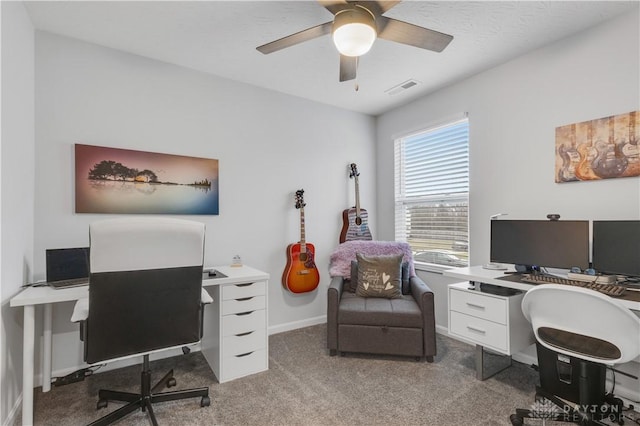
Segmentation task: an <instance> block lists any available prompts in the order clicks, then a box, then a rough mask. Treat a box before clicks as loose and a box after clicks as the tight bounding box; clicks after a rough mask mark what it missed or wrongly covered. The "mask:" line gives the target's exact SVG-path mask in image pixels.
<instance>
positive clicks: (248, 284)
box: [235, 283, 253, 287]
mask: <svg viewBox="0 0 640 426" xmlns="http://www.w3.org/2000/svg"><path fill="white" fill-rule="evenodd" d="M252 284H253V283H246V284H235V286H236V287H248V286H250V285H252Z"/></svg>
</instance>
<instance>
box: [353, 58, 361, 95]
mask: <svg viewBox="0 0 640 426" xmlns="http://www.w3.org/2000/svg"><path fill="white" fill-rule="evenodd" d="M359 63H360V56H356V75H358V74H357V71H358V64H359ZM353 88H354V89H355V91H356V92H357V91H358V90H359V89H360V86H359V85H358V80H357V79H353Z"/></svg>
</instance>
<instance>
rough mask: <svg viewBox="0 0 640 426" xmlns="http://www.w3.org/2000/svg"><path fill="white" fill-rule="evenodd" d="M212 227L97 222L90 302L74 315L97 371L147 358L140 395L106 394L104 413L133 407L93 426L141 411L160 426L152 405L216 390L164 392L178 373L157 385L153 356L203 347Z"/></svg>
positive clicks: (205, 401) (204, 397)
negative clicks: (115, 404) (111, 404)
mask: <svg viewBox="0 0 640 426" xmlns="http://www.w3.org/2000/svg"><path fill="white" fill-rule="evenodd" d="M204 235H205V230H204V225H203V224H202V223H199V222H194V221H186V220H179V219H169V218H160V217H153V218H150V217H137V218H124V219H112V220H104V221H100V222H95V223H92V224H91V225H90V227H89V237H90V276H89V298H88V300H80V301H78V303H77V304H76V307H75V308H74V313H73V317H72V321H78V322H80V324H81V327H80V331H81V337H82V340H83V341H84V358H85V361H86V362H87V363H89V364H95V363H102V362H108V361H111V360H114V359H120V358H124V357H130V356H133V355H137V356H142V357H143V371H142V373H141V379H140V382H141V383H140V387H141V389H140V393H130V392H119V391H111V390H105V389H100V391H99V393H98V398H99V400H98V408H103V407H106V406H107V403H108V401H123V402H126V403H127V404H126V405H124V406H123V407H121V408H119V409H117V410H116V411H113V412H111V413H109V414H107V415H106V416H104V417H102V418H101V419H99V420H97V421H95V422H94V423H92V425H107V424H111V423H113V422H115V421H117V420H119V419H120V418H122V417H124V416H126V415H127V414H129V413H131V412H133V411H136V410H138V409H141V410H142V411H145V412H146V413H147V414H148V416H149V418H150V420H151V422H152V424H153V425H157V421H156V418H155V415H154V413H153V408H152V404H153V403H156V402H163V401H170V400H176V399H183V398H193V397H200V398H201V401H200V405H201V406H203V407H204V406H208V405H209V404H210V399H209V388H208V387H202V388H197V389H188V390H179V391H173V392H156V391H158V390H160V389H162V388H164V387H171V386H174V385H175V384H176V381H175V379H174V378H173V370H171V371H170V372H169V373H168V374H166V375H165V376H164V377H163V378H162V379H161V380H160V381H159V382H158V383H157V384H156V385H155V386H153V387H152V385H151V372H150V369H149V354H150V353H153V352H157V351H160V350H166V349H171V348H180V347H185V346H188V345H190V344H194V343H197V342H198V341H199V340H200V338H201V336H202V318H203V304H204V303H207V302H210V301H211V298H210V297H209V295H208V293H206V291H203V289H202V268H203V261H204Z"/></svg>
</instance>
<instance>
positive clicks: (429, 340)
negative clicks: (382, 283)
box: [409, 275, 436, 359]
mask: <svg viewBox="0 0 640 426" xmlns="http://www.w3.org/2000/svg"><path fill="white" fill-rule="evenodd" d="M409 283H410V285H411V295H412V296H413V298H414V299H415V301H416V303H417V304H418V306H419V307H420V311H421V312H422V332H423V343H424V354H425V356H426V357H427V359H430V358H431V359H433V356H435V354H436V315H435V308H434V295H433V291H431V289H430V288H429V287H428V286H427V285H426V284H425V282H424V281H422V279H421V278H420V277H418V276H417V275H416V276H414V277H411V278H410V279H409Z"/></svg>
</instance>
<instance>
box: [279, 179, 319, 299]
mask: <svg viewBox="0 0 640 426" xmlns="http://www.w3.org/2000/svg"><path fill="white" fill-rule="evenodd" d="M305 205H306V204H305V202H304V189H299V190H297V191H296V203H295V206H296V209H299V210H300V241H299V242H297V243H295V244H289V245H288V246H287V266H286V267H285V269H284V273H283V274H282V286H283V287H284V288H286V289H287V290H289V291H290V292H292V293H307V292H310V291H313V290H315V289H316V288H317V287H318V284H319V283H320V274H319V273H318V268H317V267H316V263H315V260H314V256H315V252H316V249H315V247H314V246H313V244H311V243H307V242H306V240H305V230H304V206H305Z"/></svg>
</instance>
